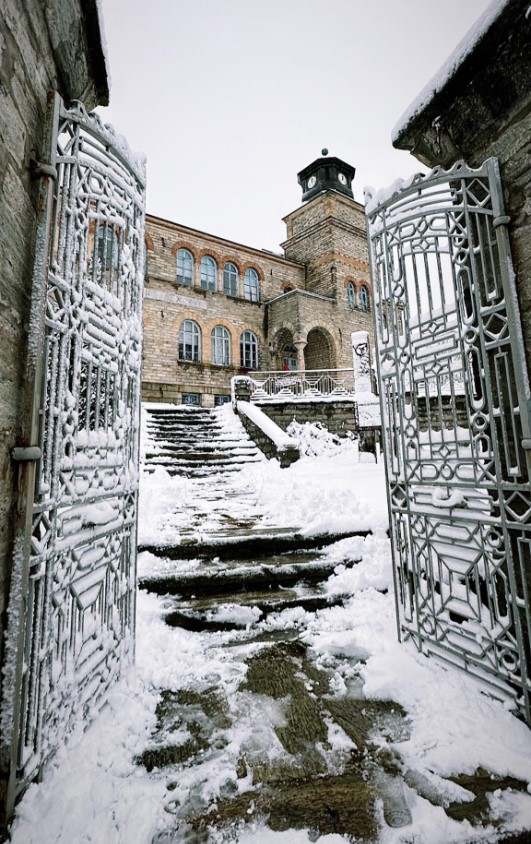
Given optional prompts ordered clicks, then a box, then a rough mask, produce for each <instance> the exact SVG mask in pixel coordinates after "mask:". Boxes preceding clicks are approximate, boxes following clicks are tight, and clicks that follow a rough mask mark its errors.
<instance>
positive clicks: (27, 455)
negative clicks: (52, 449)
mask: <svg viewBox="0 0 531 844" xmlns="http://www.w3.org/2000/svg"><path fill="white" fill-rule="evenodd" d="M11 457H12V459H13V460H15V461H16V462H17V463H33V462H34V461H35V460H40V459H41V457H42V451H41V450H40V448H39V446H38V445H28V446H26V447H23V446H17V447H16V448H14V449H13V450H12V452H11Z"/></svg>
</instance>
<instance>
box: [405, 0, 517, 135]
mask: <svg viewBox="0 0 531 844" xmlns="http://www.w3.org/2000/svg"><path fill="white" fill-rule="evenodd" d="M511 2H513V0H492V3H491V4H490V6H489V7H488V8H487V9H486V11H485V12H484V13H483V15H481V17H480V18H478V20H477V21H476V22H475V23H474V25H473V26H472V27H471V28H470V29H469V30H468V32H467V33H466V35H465V36H464V37H463V38H462V39H461V41H460V42H459V44H458V45H457V47H456V48H455V50H454V51H453V52H452V53H451V54H450V56H449V57H448V59H447V60H446V61H445V63H444V64H443V65H442V66H441V67H440V68H439V70H438V71H437V73H436V74H435V76H433V77H432V78H431V79H430V81H429V82H428V83H427V85H425V86H424V88H422V90H421V91H420V93H419V94H418V96H417V97H416V98H415V99H414V100H413V102H412V103H411V104H410V105H409V106H408V108H407V109H406V111H405V112H404V113H403V114H402V116H401V117H400V119H399V120H398V122H397V123H396V124H395V126H394V127H393V130H392V133H391V140H392V143H393V146H395V147H397V148H399V149H411V141H410V135H411V133H412V128H413V124H414V123H415V122H416V121H417V120H418V119H419V117H421V116H422V115H423V114H424V112H426V111H427V110H428V109H429V108H430V106H431V105H432V104H433V103H434V101H435V100H436V99H437V97H439V96H440V94H441V93H442V92H443V91H444V89H445V88H446V87H447V86H448V84H449V83H450V82H451V81H452V80H453V79H454V77H455V76H456V74H457V73H458V71H459V70H460V68H461V67H462V66H463V64H464V62H465V61H466V60H467V59H468V58H469V57H470V56H471V55H472V54H473V53H474V52H475V51H476V50H477V49H478V47H479V45H480V44H481V42H482V41H483V40H484V38H485V37H486V36H487V34H488V33H489V32H490V30H491V29H492V28H493V27H494V26H496V23H497V21H498V19H499V18H500V16H501V15H502V14H503V12H504V10H505V9H506V8H507V7H508V6H509V5H510V4H511Z"/></svg>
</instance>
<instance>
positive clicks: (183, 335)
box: [179, 319, 201, 363]
mask: <svg viewBox="0 0 531 844" xmlns="http://www.w3.org/2000/svg"><path fill="white" fill-rule="evenodd" d="M179 360H182V361H188V362H190V363H199V361H200V360H201V329H200V328H199V326H198V324H197V323H196V322H194V321H193V320H192V319H185V320H184V321H183V322H182V323H181V327H180V329H179Z"/></svg>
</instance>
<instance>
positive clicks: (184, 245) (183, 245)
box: [171, 240, 197, 261]
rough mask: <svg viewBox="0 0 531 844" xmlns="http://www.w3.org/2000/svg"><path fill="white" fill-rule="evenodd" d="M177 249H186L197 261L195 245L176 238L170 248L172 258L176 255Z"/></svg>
mask: <svg viewBox="0 0 531 844" xmlns="http://www.w3.org/2000/svg"><path fill="white" fill-rule="evenodd" d="M179 249H188V252H191V253H192V256H193V258H194V261H197V249H196V247H195V246H192V245H191V243H186V242H183V241H182V240H181V241H179V240H178V241H177V243H174V244H173V246H172V248H171V254H172V255H173V257H174V258H176V257H177V252H178V251H179Z"/></svg>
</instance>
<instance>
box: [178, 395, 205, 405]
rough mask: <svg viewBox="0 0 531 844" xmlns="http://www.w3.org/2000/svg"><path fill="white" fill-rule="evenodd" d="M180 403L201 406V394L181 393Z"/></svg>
mask: <svg viewBox="0 0 531 844" xmlns="http://www.w3.org/2000/svg"><path fill="white" fill-rule="evenodd" d="M181 401H182V403H183V404H194V405H199V406H200V405H201V393H183V394H182V398H181Z"/></svg>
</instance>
